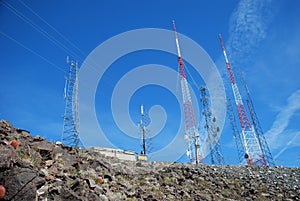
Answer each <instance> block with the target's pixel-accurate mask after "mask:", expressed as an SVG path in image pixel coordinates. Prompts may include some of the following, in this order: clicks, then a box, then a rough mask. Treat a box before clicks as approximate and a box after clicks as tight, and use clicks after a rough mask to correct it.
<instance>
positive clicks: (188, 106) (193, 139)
mask: <svg viewBox="0 0 300 201" xmlns="http://www.w3.org/2000/svg"><path fill="white" fill-rule="evenodd" d="M173 29H174V34H175V41H176V47H177V56H178V63H179V72H180V84H181V93H182V99H183V110H184V118H185V132H186V133H185V140H186V141H187V143H188V148H187V155H188V157H189V159H190V162H191V163H193V162H195V163H196V164H199V163H200V162H201V160H202V158H203V157H201V156H199V147H200V144H199V133H198V129H197V126H196V120H195V115H194V109H193V105H192V99H191V95H190V90H189V86H188V82H187V79H186V74H185V70H184V64H183V60H182V57H181V52H180V47H179V41H178V36H177V32H176V26H175V22H174V20H173Z"/></svg>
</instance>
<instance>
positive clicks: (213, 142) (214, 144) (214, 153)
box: [200, 86, 224, 165]
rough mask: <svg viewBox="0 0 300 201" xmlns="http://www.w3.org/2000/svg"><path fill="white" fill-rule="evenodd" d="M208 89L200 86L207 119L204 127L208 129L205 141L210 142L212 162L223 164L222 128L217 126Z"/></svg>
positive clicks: (204, 114) (204, 113)
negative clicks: (220, 133)
mask: <svg viewBox="0 0 300 201" xmlns="http://www.w3.org/2000/svg"><path fill="white" fill-rule="evenodd" d="M206 91H207V88H206V87H205V86H202V87H200V93H201V102H202V105H203V116H204V119H205V125H204V128H205V129H206V131H207V135H206V140H205V141H206V142H207V143H208V147H209V151H210V159H211V163H212V164H218V165H222V164H224V157H223V154H222V151H221V145H220V143H219V135H218V133H219V132H220V129H219V127H217V126H216V118H215V117H214V116H213V114H212V112H211V109H210V104H209V98H208V96H207V93H206Z"/></svg>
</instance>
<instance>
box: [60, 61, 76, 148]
mask: <svg viewBox="0 0 300 201" xmlns="http://www.w3.org/2000/svg"><path fill="white" fill-rule="evenodd" d="M67 64H69V66H70V69H69V77H66V82H65V88H64V98H65V101H66V103H65V113H64V116H63V120H64V122H63V132H62V143H63V144H65V145H67V146H72V147H75V148H78V147H79V146H80V139H79V105H78V62H77V61H72V60H69V57H67Z"/></svg>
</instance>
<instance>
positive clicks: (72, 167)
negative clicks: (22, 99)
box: [0, 121, 300, 200]
mask: <svg viewBox="0 0 300 201" xmlns="http://www.w3.org/2000/svg"><path fill="white" fill-rule="evenodd" d="M0 153H1V154H0V200H300V169H299V168H286V167H249V166H211V165H199V166H196V165H190V164H181V163H165V162H156V163H155V162H129V161H121V160H118V159H116V158H109V157H105V156H103V155H101V154H99V153H96V152H92V151H87V150H79V149H73V148H70V147H66V146H64V145H61V144H53V143H51V142H48V141H47V140H45V139H43V138H41V137H35V138H33V137H31V136H30V133H29V132H28V131H26V130H22V129H15V128H14V127H13V126H12V125H11V124H10V123H8V122H7V121H1V122H0Z"/></svg>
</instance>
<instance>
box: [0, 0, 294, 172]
mask: <svg viewBox="0 0 300 201" xmlns="http://www.w3.org/2000/svg"><path fill="white" fill-rule="evenodd" d="M299 8H300V3H299V1H297V0H289V1H283V0H278V1H271V0H268V1H259V0H257V1H256V0H255V1H250V0H242V1H234V0H231V1H226V2H225V1H224V2H222V1H209V2H207V1H189V2H183V1H151V2H150V1H143V2H142V1H136V0H134V1H130V2H125V1H109V2H102V3H100V2H99V1H88V2H86V1H76V2H74V1H43V2H41V1H23V0H18V1H14V0H12V1H7V0H4V1H1V4H0V19H1V20H0V30H1V37H0V40H1V46H0V48H1V56H0V58H1V73H0V80H1V86H2V87H1V88H0V100H1V101H0V119H6V120H8V121H10V122H11V123H12V124H14V125H15V126H16V127H20V128H24V129H28V130H30V131H31V133H32V135H41V136H44V137H45V138H47V139H48V140H51V141H57V140H60V138H61V132H62V115H63V112H64V104H65V103H64V99H63V87H64V83H65V80H64V77H65V76H66V75H67V71H68V65H67V64H66V63H65V58H66V56H67V55H69V56H71V57H72V58H74V59H77V60H78V61H79V65H81V64H82V63H83V62H84V60H85V59H86V58H87V57H88V55H89V54H90V53H91V52H92V51H93V50H94V49H95V48H96V47H97V46H99V45H100V44H101V43H103V42H104V41H106V40H108V39H110V38H111V37H113V36H115V35H117V34H121V33H123V32H126V31H130V30H134V29H142V28H160V29H167V30H172V24H171V21H172V20H173V19H174V20H175V21H176V25H177V30H178V32H180V33H181V34H184V35H185V36H187V37H189V38H191V39H193V40H194V41H196V42H197V43H198V44H199V45H200V46H201V47H202V48H203V49H204V50H205V51H206V52H207V54H208V55H209V56H210V58H211V59H212V60H213V61H214V63H215V64H216V66H217V68H218V70H219V72H220V74H221V75H222V78H223V79H224V83H225V86H226V87H227V88H228V77H227V75H226V73H227V72H226V68H225V63H224V58H223V57H222V52H221V48H220V44H219V40H218V34H219V33H221V34H222V36H223V40H224V41H225V45H226V48H227V53H228V55H229V59H230V61H231V63H232V66H233V69H234V71H235V73H236V74H237V73H238V69H241V70H242V71H243V72H244V73H245V76H246V81H247V84H248V87H249V89H250V93H251V96H252V100H253V102H254V106H255V109H256V113H257V115H258V117H259V120H260V123H261V126H262V128H263V130H264V131H265V136H266V138H267V141H268V143H269V147H270V149H271V152H272V154H273V156H274V157H275V162H276V164H277V165H284V166H297V167H299V166H300V156H299V154H300V125H299V122H300V81H299V73H300V70H299V66H300V45H299V44H300V42H299V41H300V24H299V22H298V19H300V14H299V13H300V12H299ZM179 40H180V39H179ZM182 46H184V44H183V45H182ZM174 48H175V41H174ZM182 51H183V53H186V54H188V50H186V49H183V50H182ZM184 57H185V56H184V54H183V58H184ZM103 59H105V58H103ZM152 63H156V64H161V65H167V66H170V67H171V68H173V70H177V59H176V56H174V55H172V54H168V53H163V52H158V51H151V50H147V51H138V52H133V53H130V54H128V55H126V56H124V57H122V58H120V59H118V60H117V61H115V62H114V63H113V64H112V65H111V66H110V68H109V69H108V70H107V72H105V74H104V76H103V79H101V80H100V82H99V85H98V88H97V93H96V96H95V103H96V105H95V108H96V109H95V110H96V113H97V117H98V121H99V123H100V124H102V125H103V130H104V132H105V133H110V135H106V136H107V137H108V138H109V139H110V140H111V141H112V142H113V144H114V145H115V146H117V147H119V148H123V149H130V150H134V151H137V152H139V150H140V147H139V140H138V139H133V138H128V136H127V137H126V136H125V137H124V136H122V135H121V134H122V132H121V131H120V129H119V128H118V127H117V126H116V124H115V123H114V122H113V118H112V115H111V111H110V103H111V96H112V94H113V89H114V86H115V84H116V83H117V82H118V81H119V80H120V79H121V77H122V76H123V75H124V74H126V73H127V72H129V71H130V70H132V69H133V68H135V67H137V66H140V65H146V64H152ZM119 66H122V68H120V67H119ZM187 68H188V70H189V72H190V74H191V75H192V77H193V79H195V81H196V82H197V84H196V85H203V84H205V83H204V82H203V80H202V79H201V76H199V75H197V74H196V73H195V71H194V70H193V69H192V67H190V66H189V64H187ZM188 79H189V77H188ZM189 81H190V84H191V88H192V89H193V90H194V91H195V94H196V96H197V97H196V98H197V99H198V100H199V97H198V96H199V93H198V92H197V87H198V86H196V85H195V84H193V83H192V82H191V79H189ZM178 87H179V86H178ZM239 88H240V91H241V93H242V95H244V92H243V91H242V86H241V84H240V85H239ZM178 93H180V89H179V90H178ZM156 94H160V95H159V96H156ZM226 95H227V96H229V97H232V92H231V90H230V88H229V89H226ZM140 104H144V105H145V108H146V110H149V108H151V107H152V106H154V105H161V106H162V107H163V108H164V111H165V113H166V114H167V117H168V118H167V120H166V124H165V127H164V128H163V130H161V132H160V134H159V135H157V136H155V137H154V138H153V140H152V147H153V148H152V150H154V151H155V150H157V149H160V148H162V147H164V146H166V145H167V144H168V143H169V142H170V141H171V140H172V138H173V137H174V136H173V133H174V132H176V130H177V129H178V125H179V124H180V120H179V118H178V117H177V116H178V114H179V113H180V106H179V103H178V101H177V100H176V98H175V95H174V94H172V93H170V92H169V91H167V90H166V89H164V88H162V87H158V86H154V85H149V86H145V87H143V88H140V89H139V90H137V91H136V93H134V95H133V96H132V97H131V99H130V103H129V106H128V108H129V113H130V118H131V120H132V122H134V123H136V122H138V121H139V119H140V115H139V107H140ZM154 109H155V108H154ZM161 115H163V116H164V114H161ZM179 115H180V114H179ZM157 119H159V117H157V116H154V118H153V120H152V121H153V122H156V121H157V122H158V123H157V125H159V121H158V120H157ZM198 121H200V120H199V119H198ZM155 125H156V124H155ZM199 125H200V127H201V124H200V123H199ZM155 131H156V128H155V126H153V128H152V131H150V133H151V132H152V133H153V132H155ZM162 134H163V135H162ZM82 135H83V134H82ZM221 143H222V150H223V152H224V156H225V161H226V162H227V163H228V164H237V163H238V161H237V153H236V149H235V145H234V142H233V138H232V133H231V129H230V126H229V122H228V121H226V124H225V126H224V129H223V131H222V134H221ZM100 145H101V142H99V146H100ZM184 160H185V158H184V157H183V158H182V159H181V161H184Z"/></svg>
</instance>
